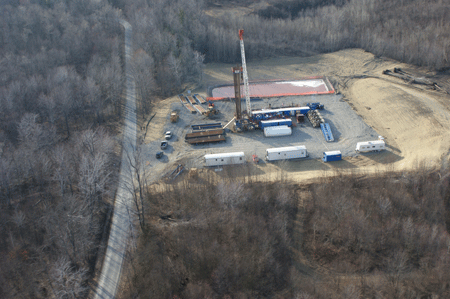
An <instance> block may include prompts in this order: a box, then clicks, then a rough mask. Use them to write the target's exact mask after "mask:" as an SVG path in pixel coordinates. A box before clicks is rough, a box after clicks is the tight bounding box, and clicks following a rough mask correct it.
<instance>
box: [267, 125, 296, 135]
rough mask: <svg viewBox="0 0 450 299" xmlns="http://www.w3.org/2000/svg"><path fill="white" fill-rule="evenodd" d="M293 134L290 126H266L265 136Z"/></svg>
mask: <svg viewBox="0 0 450 299" xmlns="http://www.w3.org/2000/svg"><path fill="white" fill-rule="evenodd" d="M287 135H292V129H291V128H290V127H288V126H276V127H266V128H264V136H266V137H280V136H287Z"/></svg>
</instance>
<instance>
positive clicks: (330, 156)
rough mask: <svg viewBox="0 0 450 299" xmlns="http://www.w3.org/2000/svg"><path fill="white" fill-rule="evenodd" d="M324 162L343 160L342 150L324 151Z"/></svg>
mask: <svg viewBox="0 0 450 299" xmlns="http://www.w3.org/2000/svg"><path fill="white" fill-rule="evenodd" d="M322 160H323V162H331V161H339V160H342V154H341V151H331V152H324V153H323V157H322Z"/></svg>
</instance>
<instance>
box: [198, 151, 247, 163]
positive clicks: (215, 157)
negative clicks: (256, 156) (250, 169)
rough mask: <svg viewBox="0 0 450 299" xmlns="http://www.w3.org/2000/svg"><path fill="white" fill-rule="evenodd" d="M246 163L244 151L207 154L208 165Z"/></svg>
mask: <svg viewBox="0 0 450 299" xmlns="http://www.w3.org/2000/svg"><path fill="white" fill-rule="evenodd" d="M244 163H245V154H244V153H243V152H235V153H222V154H209V155H205V164H206V166H219V165H232V164H244Z"/></svg>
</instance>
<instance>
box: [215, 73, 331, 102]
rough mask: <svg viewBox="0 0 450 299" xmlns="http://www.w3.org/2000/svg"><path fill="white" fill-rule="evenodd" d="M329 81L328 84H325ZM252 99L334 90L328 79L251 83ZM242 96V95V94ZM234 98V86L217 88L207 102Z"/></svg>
mask: <svg viewBox="0 0 450 299" xmlns="http://www.w3.org/2000/svg"><path fill="white" fill-rule="evenodd" d="M325 81H327V82H325ZM249 89H250V97H262V98H268V97H283V96H298V95H312V94H331V93H334V88H333V86H332V85H331V84H330V82H329V81H328V79H327V78H324V77H313V78H308V79H301V80H292V81H287V80H283V81H278V82H264V83H250V85H249ZM241 94H242V93H241ZM227 98H234V86H232V85H231V86H223V87H217V88H214V89H213V90H212V97H208V98H207V100H213V101H214V100H223V99H227Z"/></svg>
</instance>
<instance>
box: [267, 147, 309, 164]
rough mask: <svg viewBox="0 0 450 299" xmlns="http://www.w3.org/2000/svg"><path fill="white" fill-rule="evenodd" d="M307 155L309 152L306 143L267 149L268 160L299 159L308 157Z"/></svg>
mask: <svg viewBox="0 0 450 299" xmlns="http://www.w3.org/2000/svg"><path fill="white" fill-rule="evenodd" d="M307 156H308V152H307V151H306V147H305V146H304V145H298V146H287V147H279V148H268V149H266V160H267V161H277V160H289V159H298V158H306V157H307Z"/></svg>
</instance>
